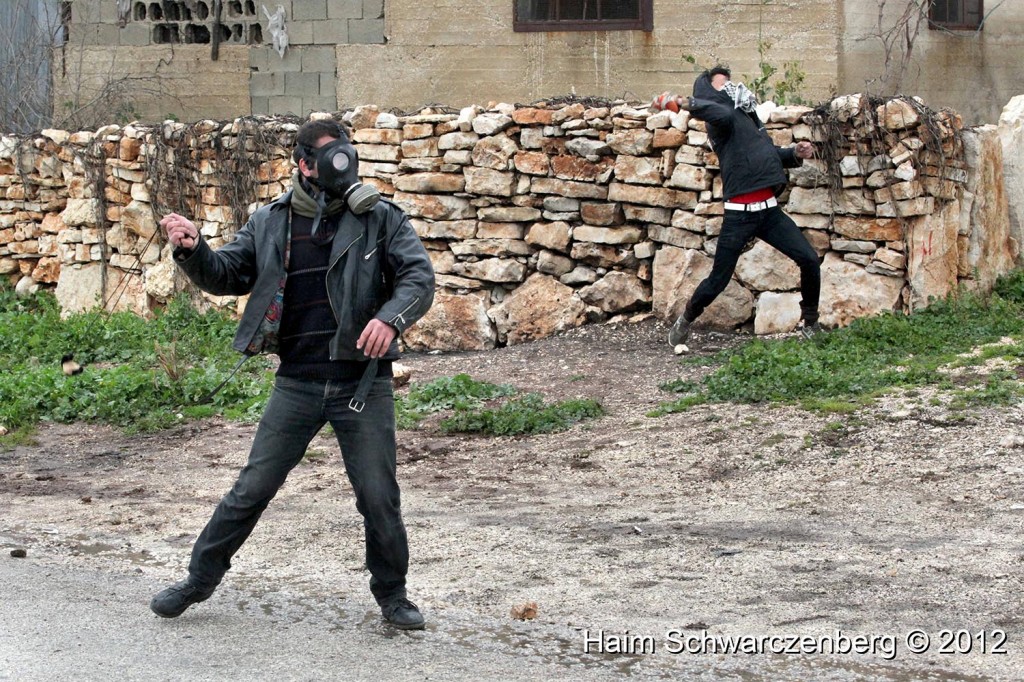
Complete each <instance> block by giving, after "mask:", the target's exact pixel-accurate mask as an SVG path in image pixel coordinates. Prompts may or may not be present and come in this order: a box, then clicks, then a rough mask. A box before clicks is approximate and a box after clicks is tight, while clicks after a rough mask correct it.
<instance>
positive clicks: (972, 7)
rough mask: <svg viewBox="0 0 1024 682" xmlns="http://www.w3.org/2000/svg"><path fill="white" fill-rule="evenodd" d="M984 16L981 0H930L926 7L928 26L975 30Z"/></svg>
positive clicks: (953, 29) (954, 29)
mask: <svg viewBox="0 0 1024 682" xmlns="http://www.w3.org/2000/svg"><path fill="white" fill-rule="evenodd" d="M984 17H985V10H984V2H983V0H932V1H931V6H930V7H929V8H928V27H929V28H933V29H946V30H952V31H977V30H978V29H980V28H981V20H982V19H983V18H984Z"/></svg>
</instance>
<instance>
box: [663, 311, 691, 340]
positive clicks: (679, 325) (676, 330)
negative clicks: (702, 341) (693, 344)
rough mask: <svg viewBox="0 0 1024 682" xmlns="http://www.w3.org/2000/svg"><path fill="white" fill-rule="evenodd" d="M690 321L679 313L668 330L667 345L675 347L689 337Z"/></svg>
mask: <svg viewBox="0 0 1024 682" xmlns="http://www.w3.org/2000/svg"><path fill="white" fill-rule="evenodd" d="M691 324H692V323H691V322H690V321H689V320H687V319H686V318H685V317H683V316H682V315H680V316H679V317H677V318H676V321H675V322H674V323H673V324H672V328H671V329H669V330H668V345H670V346H672V347H673V348H675V347H676V346H678V345H679V344H681V343H685V342H686V339H688V338H689V337H690V325H691Z"/></svg>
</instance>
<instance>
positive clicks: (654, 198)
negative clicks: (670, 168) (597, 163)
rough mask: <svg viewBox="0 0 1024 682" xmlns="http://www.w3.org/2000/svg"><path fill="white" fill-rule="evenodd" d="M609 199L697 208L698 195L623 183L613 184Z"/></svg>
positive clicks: (665, 206) (628, 202) (610, 188)
mask: <svg viewBox="0 0 1024 682" xmlns="http://www.w3.org/2000/svg"><path fill="white" fill-rule="evenodd" d="M608 199H609V200H610V201H621V202H623V203H627V204H643V205H645V206H661V207H664V208H695V207H696V206H697V195H696V193H694V192H687V191H683V190H676V189H666V188H662V187H640V186H637V185H627V184H625V183H621V182H613V183H611V185H609V187H608Z"/></svg>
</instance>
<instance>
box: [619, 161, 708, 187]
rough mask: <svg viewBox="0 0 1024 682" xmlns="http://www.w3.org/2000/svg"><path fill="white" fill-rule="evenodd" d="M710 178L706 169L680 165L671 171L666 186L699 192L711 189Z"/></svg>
mask: <svg viewBox="0 0 1024 682" xmlns="http://www.w3.org/2000/svg"><path fill="white" fill-rule="evenodd" d="M616 176H618V173H616ZM711 177H712V176H711V173H710V172H709V171H708V170H707V169H706V168H702V167H699V166H690V165H688V164H685V163H681V164H679V165H677V166H676V167H675V169H674V170H673V171H672V177H671V178H669V181H668V182H667V183H666V184H667V185H668V186H669V187H677V188H679V189H692V190H698V191H700V190H705V189H710V188H711ZM627 182H628V181H627Z"/></svg>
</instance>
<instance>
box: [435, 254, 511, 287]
mask: <svg viewBox="0 0 1024 682" xmlns="http://www.w3.org/2000/svg"><path fill="white" fill-rule="evenodd" d="M452 272H453V273H454V274H456V275H462V276H463V277H471V278H473V279H479V280H483V281H485V282H499V283H500V282H522V281H523V280H524V279H525V278H526V266H525V265H523V264H522V263H520V262H519V261H517V260H514V259H511V258H485V259H484V260H480V261H477V262H475V263H456V264H455V265H454V266H453V267H452Z"/></svg>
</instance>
